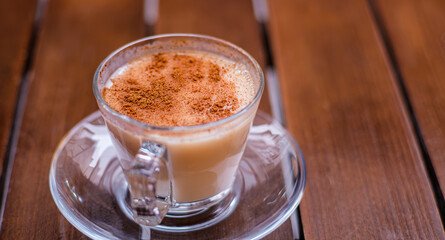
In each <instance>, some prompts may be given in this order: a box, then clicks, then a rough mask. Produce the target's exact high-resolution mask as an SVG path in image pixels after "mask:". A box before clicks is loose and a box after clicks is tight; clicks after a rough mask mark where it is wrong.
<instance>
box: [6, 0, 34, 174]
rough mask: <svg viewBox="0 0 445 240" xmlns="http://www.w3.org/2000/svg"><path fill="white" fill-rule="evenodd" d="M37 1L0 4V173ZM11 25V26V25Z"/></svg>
mask: <svg viewBox="0 0 445 240" xmlns="http://www.w3.org/2000/svg"><path fill="white" fill-rule="evenodd" d="M35 9H36V1H35V0H33V1H24V0H22V1H8V0H1V1H0V32H1V33H2V37H1V38H0V52H1V54H0V79H1V84H0V96H1V100H0V173H1V172H2V170H3V169H2V168H3V160H4V159H5V158H6V157H7V156H5V154H6V148H7V145H8V139H9V136H10V134H11V128H12V121H13V117H14V116H13V115H14V110H15V107H16V103H17V97H18V92H19V86H20V82H21V80H22V79H21V77H22V73H23V70H24V67H25V60H26V57H27V54H28V53H27V50H28V45H29V41H30V39H31V32H32V24H33V19H34V18H33V17H34V12H35ZM12 23H14V24H12Z"/></svg>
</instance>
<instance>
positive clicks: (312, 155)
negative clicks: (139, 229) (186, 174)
mask: <svg viewBox="0 0 445 240" xmlns="http://www.w3.org/2000/svg"><path fill="white" fill-rule="evenodd" d="M371 1H372V0H371ZM48 4H49V8H48V10H47V11H46V14H45V16H44V18H43V19H44V21H43V22H42V23H41V28H40V29H41V31H39V32H38V42H37V45H36V53H35V55H34V58H33V62H34V63H35V64H34V66H31V67H32V68H31V70H32V71H31V75H30V76H31V79H30V80H31V82H30V87H29V93H28V95H27V98H26V99H22V100H26V103H27V105H26V108H25V115H24V118H23V124H22V128H21V129H20V132H19V142H18V147H17V154H16V158H15V161H14V167H13V172H12V177H11V182H10V185H9V193H8V198H7V202H6V208H5V209H6V210H5V214H4V218H3V222H2V226H1V230H2V231H1V233H0V239H87V238H86V237H85V236H84V235H82V234H81V233H80V232H78V231H77V230H76V229H75V228H74V227H72V226H71V224H70V223H68V222H67V221H66V220H65V219H64V218H63V216H62V215H61V214H60V213H59V211H58V210H57V208H56V206H55V204H54V203H53V200H52V197H51V194H50V192H49V188H48V174H49V167H50V161H51V157H52V154H53V152H54V150H55V148H56V146H57V144H58V143H59V141H60V140H61V138H62V137H63V135H64V134H65V133H66V132H67V131H68V130H69V129H70V128H71V127H73V126H74V125H75V124H76V123H77V122H78V121H79V120H81V119H82V118H84V117H85V116H87V115H88V114H89V113H91V112H93V111H95V110H96V109H97V107H96V103H95V100H94V97H93V94H92V90H91V81H92V77H93V74H94V71H95V69H96V67H97V66H98V65H99V63H100V61H101V60H102V59H104V58H105V57H106V56H107V55H108V54H109V53H110V52H111V51H112V50H114V49H116V48H117V47H119V46H121V45H122V44H124V43H127V42H130V41H132V40H135V39H137V38H140V37H142V36H143V35H144V34H143V32H144V26H143V23H142V19H143V16H142V9H143V7H142V4H143V1H118V0H113V1H110V0H96V1H86V0H80V1H79V0H65V1H52V0H50V1H48ZM35 5H36V1H33V0H29V1H19V2H17V1H12V2H11V1H5V0H0V19H1V20H2V21H1V22H0V30H1V32H3V33H5V32H6V33H7V36H8V37H6V38H5V37H2V38H0V50H1V55H0V78H1V79H2V80H1V81H2V82H1V83H2V84H1V85H0V96H1V97H2V99H1V100H0V157H2V159H0V161H2V160H3V159H4V153H5V151H6V149H5V148H6V143H7V139H8V136H9V134H10V133H9V131H10V129H11V128H10V127H11V119H12V115H13V113H14V111H15V107H16V106H15V103H16V98H17V93H18V86H19V83H20V81H21V74H22V72H23V68H24V62H25V58H26V56H27V55H29V54H30V53H29V52H27V51H28V49H27V47H28V43H29V41H30V35H31V24H32V20H33V15H34V9H35V7H36V6H35ZM376 6H377V8H376V9H377V13H378V15H381V16H382V20H383V25H384V27H385V28H386V29H387V32H388V36H387V37H388V38H389V42H390V43H391V45H392V47H393V48H394V51H395V56H396V60H397V62H398V63H399V67H400V71H401V73H402V79H403V81H404V82H405V84H406V86H407V88H408V93H409V97H410V99H411V101H412V103H413V107H414V111H415V114H416V118H417V119H418V121H419V124H420V128H421V130H422V134H423V135H424V137H425V143H426V145H427V147H428V151H429V152H430V154H431V158H432V161H433V165H434V170H435V171H436V175H437V176H438V178H439V181H440V182H441V184H442V191H443V190H444V186H445V184H444V178H445V161H444V159H443V157H442V155H443V154H442V153H443V151H444V150H443V147H442V146H444V142H445V129H444V124H442V122H444V121H443V120H444V118H445V115H444V114H445V113H444V111H443V110H444V108H445V99H444V97H443V94H441V93H442V92H443V91H442V92H441V90H445V81H443V76H445V68H444V67H443V66H445V59H444V56H445V54H444V53H445V37H444V34H443V32H445V31H444V28H445V17H444V14H443V13H444V12H445V3H444V2H443V1H442V2H441V1H435V0H425V1H414V0H406V1H401V0H395V1H391V2H388V1H383V0H377V3H376ZM269 11H270V22H269V25H268V26H269V28H270V33H269V37H270V39H271V40H272V47H273V48H272V50H273V57H274V60H275V63H276V67H277V70H278V77H279V79H280V81H281V92H282V99H283V103H284V111H285V112H284V114H285V116H286V123H287V127H288V128H289V130H290V131H291V132H292V134H293V135H294V136H295V137H296V139H297V140H298V141H299V143H300V145H301V147H302V150H303V152H304V155H305V158H306V164H307V171H308V182H307V188H306V191H305V195H304V197H303V202H302V205H301V213H302V220H303V231H304V236H305V238H306V239H445V235H444V230H443V225H442V223H441V221H440V218H439V214H438V210H437V207H436V204H435V201H434V195H433V192H432V190H431V186H430V183H429V181H428V177H427V174H426V171H425V167H424V166H423V161H422V159H421V155H420V154H419V146H417V143H416V140H415V137H414V133H413V130H412V129H411V125H410V121H411V119H410V118H409V116H408V114H406V110H405V109H404V102H403V101H405V100H404V99H403V98H402V97H401V96H400V93H399V91H398V88H397V84H396V80H395V78H394V77H393V72H394V71H395V69H393V67H394V66H392V65H391V63H390V61H389V60H388V53H387V52H386V49H385V46H384V44H383V42H382V36H381V35H380V34H381V33H380V32H381V29H379V28H378V26H377V25H376V22H375V21H376V20H375V19H374V16H373V15H372V14H371V10H370V8H369V5H368V3H367V1H366V0H358V1H356V0H341V1H329V0H313V1H292V0H270V1H269ZM154 29H155V33H168V32H191V33H202V34H208V35H212V36H215V37H219V38H222V39H225V40H228V41H230V42H233V43H235V44H237V45H239V46H241V47H242V48H244V49H246V50H247V51H248V52H249V53H251V54H252V55H253V56H254V57H255V58H256V59H257V60H259V62H260V65H262V66H263V68H264V65H265V52H264V49H265V48H264V43H263V42H262V41H261V34H260V26H259V25H258V23H257V22H256V21H255V19H254V18H253V11H252V7H251V1H250V0H242V1H237V0H229V1H221V2H217V1H206V0H199V1H193V3H191V2H190V1H185V0H162V1H160V9H159V20H158V22H157V24H156V25H155V26H154ZM265 93H266V94H265V96H264V97H263V101H262V103H261V108H262V109H263V110H265V111H266V112H270V106H269V103H268V101H267V92H265ZM0 166H1V164H0ZM271 187H272V186H271ZM252 196H254V195H252ZM258 210H259V211H260V210H261V208H258ZM231 227H233V228H236V227H237V226H231ZM291 237H292V232H291V228H290V222H289V221H287V222H286V223H285V224H284V225H283V226H281V227H280V228H279V229H278V230H276V231H275V232H273V233H272V234H271V235H269V236H268V237H267V239H290V238H291Z"/></svg>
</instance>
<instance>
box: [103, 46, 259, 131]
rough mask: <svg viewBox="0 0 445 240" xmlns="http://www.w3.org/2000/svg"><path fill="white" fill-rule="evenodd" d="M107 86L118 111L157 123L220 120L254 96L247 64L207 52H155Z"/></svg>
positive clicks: (108, 99) (107, 98) (126, 68)
mask: <svg viewBox="0 0 445 240" xmlns="http://www.w3.org/2000/svg"><path fill="white" fill-rule="evenodd" d="M110 80H111V82H112V83H109V86H108V88H105V89H104V91H103V98H104V100H105V101H106V102H107V103H108V104H109V105H110V106H111V107H112V108H113V109H115V110H116V111H118V112H119V113H121V114H124V115H127V116H129V117H131V118H133V119H135V120H138V121H141V122H145V123H147V124H150V125H156V126H190V125H198V124H204V123H208V122H213V121H217V120H220V119H222V118H225V117H228V116H230V115H233V114H234V113H236V112H238V111H240V110H241V109H242V108H244V107H246V106H247V105H248V104H249V102H251V101H252V100H253V98H254V88H253V80H252V79H251V76H250V74H249V72H248V70H247V68H246V66H245V65H244V64H240V63H236V62H234V61H231V60H229V59H226V58H224V57H221V56H217V55H215V54H211V53H208V52H192V51H182V52H181V51H175V52H163V53H158V54H151V55H146V56H143V57H141V58H139V59H135V60H133V61H132V62H130V63H129V64H127V65H124V66H123V67H121V68H119V69H118V70H117V71H116V72H115V73H114V74H113V75H112V77H111V78H110Z"/></svg>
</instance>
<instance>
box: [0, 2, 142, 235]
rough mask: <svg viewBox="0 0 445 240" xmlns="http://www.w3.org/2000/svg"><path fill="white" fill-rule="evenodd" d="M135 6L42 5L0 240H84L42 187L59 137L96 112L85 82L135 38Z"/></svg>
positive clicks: (138, 15)
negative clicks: (43, 16)
mask: <svg viewBox="0 0 445 240" xmlns="http://www.w3.org/2000/svg"><path fill="white" fill-rule="evenodd" d="M141 5H142V2H140V1H110V0H97V1H86V0H67V1H49V8H48V10H47V15H46V16H45V18H44V22H43V26H42V32H41V36H40V37H39V41H38V43H37V52H36V55H35V61H34V62H35V66H34V67H33V71H32V73H33V75H32V76H33V77H32V78H31V85H30V88H29V95H28V100H27V106H26V109H25V114H24V119H23V125H22V128H21V132H20V137H19V143H18V147H17V155H16V158H15V162H14V168H13V172H12V178H11V183H10V192H9V194H8V199H7V202H6V210H5V216H4V219H3V225H2V231H1V233H0V239H87V238H86V237H85V236H83V235H81V234H80V233H79V232H78V231H77V230H75V229H74V228H73V227H72V226H71V224H69V223H68V222H67V221H66V220H65V219H64V218H63V216H62V215H61V214H60V213H59V211H58V210H57V208H56V205H55V204H54V202H53V200H52V197H51V194H50V191H49V187H48V174H49V167H50V161H51V157H52V154H53V152H54V150H55V149H56V146H57V144H58V143H59V141H60V140H61V139H62V137H63V135H64V134H65V133H67V131H68V130H69V129H70V128H71V127H73V126H74V125H75V124H76V123H77V122H78V121H79V120H81V119H82V118H84V117H85V116H87V115H88V114H90V113H91V112H93V111H95V110H96V109H97V106H96V103H95V100H94V97H93V93H92V88H91V83H92V79H93V75H94V72H95V70H96V67H97V66H98V65H99V63H100V62H101V61H102V59H104V58H105V57H106V56H107V55H108V54H109V53H111V51H113V50H114V49H116V48H117V47H119V46H121V45H123V44H125V43H127V42H130V41H132V40H135V39H137V38H139V37H142V35H143V34H142V32H143V23H142V11H141V9H142V6H141Z"/></svg>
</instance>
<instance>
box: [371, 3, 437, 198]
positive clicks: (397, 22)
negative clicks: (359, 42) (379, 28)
mask: <svg viewBox="0 0 445 240" xmlns="http://www.w3.org/2000/svg"><path fill="white" fill-rule="evenodd" d="M376 5H377V9H378V10H379V12H380V15H381V17H382V21H383V25H384V26H385V29H386V31H387V34H388V37H389V38H390V39H391V40H390V44H391V46H392V48H393V50H394V52H395V57H396V60H397V62H398V64H399V68H400V71H401V74H402V78H403V81H404V83H405V85H406V87H407V90H408V95H409V98H410V100H411V103H412V106H413V108H414V112H415V115H416V119H417V121H418V123H419V125H420V128H421V132H422V135H423V137H424V142H425V144H426V146H427V148H428V152H429V154H430V157H431V161H432V164H433V166H434V170H435V172H436V175H437V178H438V180H439V183H440V187H441V189H442V192H445V94H444V93H445V80H444V79H445V14H444V13H445V2H444V1H436V0H428V1H413V0H408V1H388V2H387V1H376Z"/></svg>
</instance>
